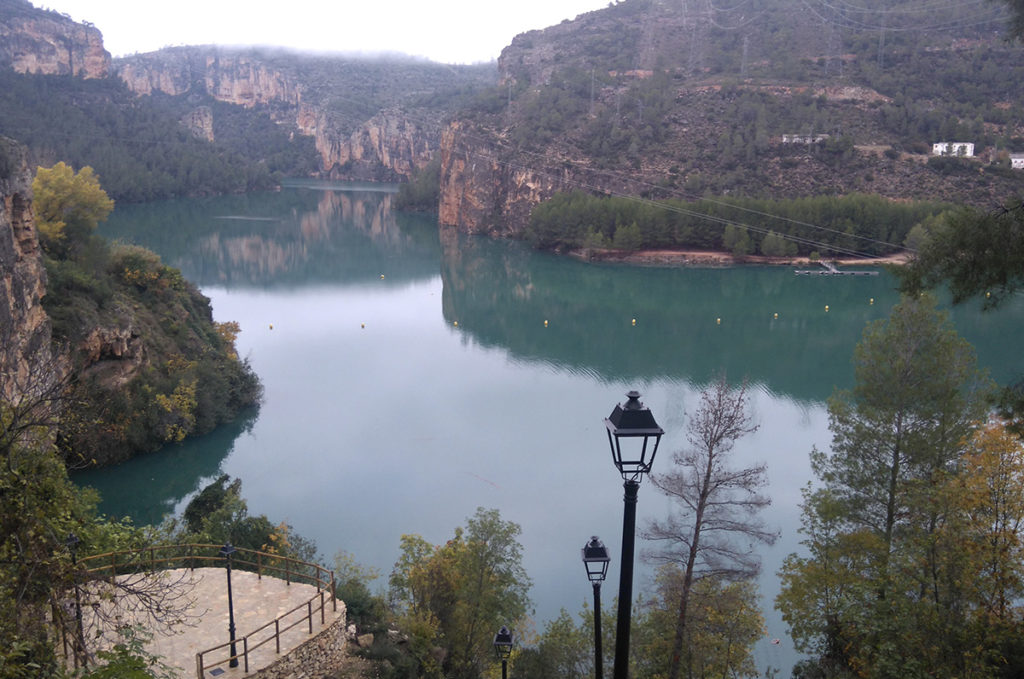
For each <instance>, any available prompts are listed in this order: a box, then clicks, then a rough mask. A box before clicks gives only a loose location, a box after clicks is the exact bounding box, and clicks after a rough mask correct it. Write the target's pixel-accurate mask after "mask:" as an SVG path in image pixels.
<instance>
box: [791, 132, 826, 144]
mask: <svg viewBox="0 0 1024 679" xmlns="http://www.w3.org/2000/svg"><path fill="white" fill-rule="evenodd" d="M825 139H828V135H827V134H784V135H782V143H783V144H817V143H818V142H819V141H824V140H825Z"/></svg>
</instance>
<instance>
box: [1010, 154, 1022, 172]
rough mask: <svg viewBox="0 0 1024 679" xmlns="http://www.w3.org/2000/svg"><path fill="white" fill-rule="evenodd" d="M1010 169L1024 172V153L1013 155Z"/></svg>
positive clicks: (1011, 155)
mask: <svg viewBox="0 0 1024 679" xmlns="http://www.w3.org/2000/svg"><path fill="white" fill-rule="evenodd" d="M1010 167H1012V168H1013V169H1014V170H1024V153H1011V154H1010Z"/></svg>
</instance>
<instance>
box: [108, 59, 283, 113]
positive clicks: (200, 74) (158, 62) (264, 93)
mask: <svg viewBox="0 0 1024 679" xmlns="http://www.w3.org/2000/svg"><path fill="white" fill-rule="evenodd" d="M117 75H118V76H119V77H120V78H121V79H122V80H123V81H124V82H125V83H126V84H127V85H128V88H129V89H130V90H132V91H133V92H135V93H136V94H139V95H145V94H153V93H154V92H162V93H164V94H170V95H179V94H188V93H193V92H197V91H201V92H204V93H207V94H209V95H210V96H211V97H213V98H214V99H216V100H218V101H225V102H228V103H231V104H236V105H238V106H245V107H247V108H252V107H254V106H258V105H260V104H285V105H288V106H298V104H299V102H300V100H301V98H302V93H301V88H300V87H299V85H298V84H297V83H295V82H294V81H293V80H292V79H291V78H289V77H288V76H287V75H285V74H284V73H282V72H280V71H278V70H276V69H273V68H271V67H269V66H267V65H266V64H264V63H262V62H261V61H259V60H258V59H255V58H253V57H250V56H248V55H246V54H241V53H238V54H236V53H232V52H228V51H226V50H222V49H219V48H215V47H182V48H174V49H168V50H161V51H159V52H152V53H150V54H139V55H135V56H132V57H128V58H126V59H120V60H118V63H117Z"/></svg>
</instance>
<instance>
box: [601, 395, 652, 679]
mask: <svg viewBox="0 0 1024 679" xmlns="http://www.w3.org/2000/svg"><path fill="white" fill-rule="evenodd" d="M626 398H627V399H628V400H627V401H626V403H625V404H620V405H617V406H615V409H614V410H613V411H612V414H611V415H609V416H608V418H607V419H605V421H604V424H605V427H606V428H607V429H608V445H609V446H610V447H611V449H612V460H613V461H614V462H615V467H616V468H617V469H618V470H619V473H620V474H621V475H622V479H623V481H624V483H623V488H624V489H625V496H624V498H623V503H624V505H625V507H624V509H623V515H622V567H621V569H620V570H619V611H618V618H617V619H616V621H615V669H614V672H613V677H614V679H628V676H629V627H630V618H631V616H632V607H633V548H634V544H635V541H636V498H637V491H639V490H640V479H641V478H643V475H644V474H648V473H650V471H651V465H653V464H654V455H655V454H656V453H657V452H658V444H659V443H660V442H661V437H662V435H663V434H664V433H665V430H664V429H662V428H661V427H659V426H658V423H657V422H655V421H654V415H652V414H651V411H650V409H648V408H647V407H646V406H645V405H644V404H643V403H641V402H640V393H639V392H637V391H630V392H629V393H628V394H626Z"/></svg>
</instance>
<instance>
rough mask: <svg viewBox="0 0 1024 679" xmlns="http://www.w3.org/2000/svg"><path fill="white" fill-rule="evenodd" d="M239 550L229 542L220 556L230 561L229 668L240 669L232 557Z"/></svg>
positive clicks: (221, 550)
mask: <svg viewBox="0 0 1024 679" xmlns="http://www.w3.org/2000/svg"><path fill="white" fill-rule="evenodd" d="M237 551H238V550H237V549H235V548H234V547H232V546H231V543H230V542H228V543H227V544H225V545H224V546H223V547H221V548H220V555H221V556H222V557H224V558H225V559H227V561H228V638H229V639H230V640H231V659H230V660H228V667H238V652H237V651H236V650H235V603H234V601H232V599H231V555H232V554H234V553H235V552H237Z"/></svg>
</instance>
